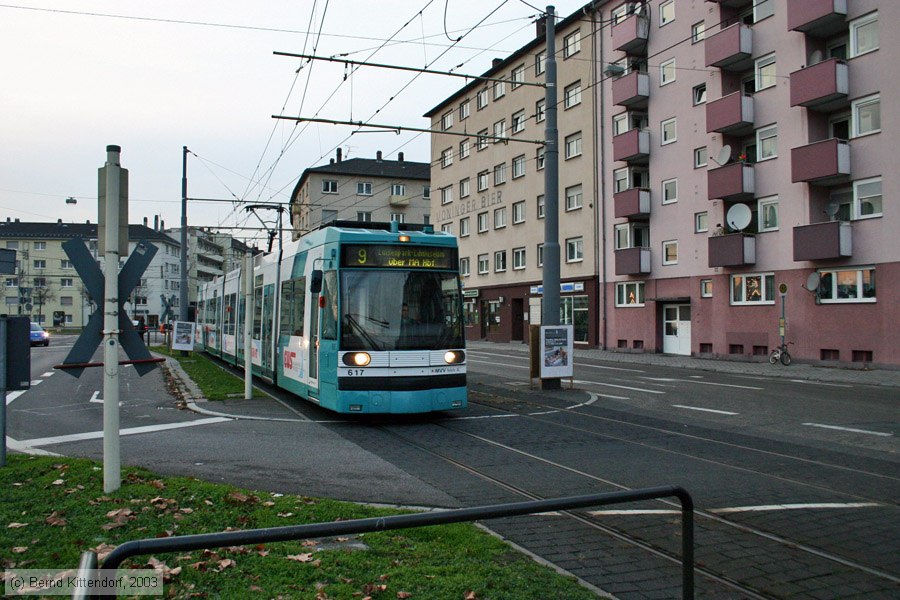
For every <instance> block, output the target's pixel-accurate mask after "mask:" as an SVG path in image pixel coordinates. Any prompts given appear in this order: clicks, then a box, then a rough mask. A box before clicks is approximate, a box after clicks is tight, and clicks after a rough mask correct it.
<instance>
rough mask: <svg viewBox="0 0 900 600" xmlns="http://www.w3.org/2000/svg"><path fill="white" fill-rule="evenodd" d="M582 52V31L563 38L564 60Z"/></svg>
mask: <svg viewBox="0 0 900 600" xmlns="http://www.w3.org/2000/svg"><path fill="white" fill-rule="evenodd" d="M579 52H581V30H580V29H579V30H578V31H576V32H574V33H570V34H569V35H567V36H566V37H564V38H563V58H564V59H566V58H569V57H570V56H573V55H575V54H577V53H579Z"/></svg>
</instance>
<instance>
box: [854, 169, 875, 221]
mask: <svg viewBox="0 0 900 600" xmlns="http://www.w3.org/2000/svg"><path fill="white" fill-rule="evenodd" d="M853 212H854V218H856V219H865V218H868V217H880V216H881V177H874V178H872V179H864V180H862V181H854V182H853Z"/></svg>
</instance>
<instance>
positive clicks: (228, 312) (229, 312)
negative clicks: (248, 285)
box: [225, 294, 237, 335]
mask: <svg viewBox="0 0 900 600" xmlns="http://www.w3.org/2000/svg"><path fill="white" fill-rule="evenodd" d="M236 299H237V296H236V295H235V294H228V296H226V297H225V335H234V316H235V314H236V312H237V311H236V310H235V308H236V307H235V300H236Z"/></svg>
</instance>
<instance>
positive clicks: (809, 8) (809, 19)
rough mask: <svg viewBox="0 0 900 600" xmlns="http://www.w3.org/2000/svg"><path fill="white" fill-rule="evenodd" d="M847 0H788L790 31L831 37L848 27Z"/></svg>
mask: <svg viewBox="0 0 900 600" xmlns="http://www.w3.org/2000/svg"><path fill="white" fill-rule="evenodd" d="M846 20H847V0H787V21H788V30H789V31H802V32H803V33H805V34H807V35H811V36H813V37H829V36H831V35H833V34H835V33H838V32H839V31H841V30H843V29H846V27H847V24H846Z"/></svg>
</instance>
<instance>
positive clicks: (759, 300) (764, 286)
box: [731, 273, 775, 306]
mask: <svg viewBox="0 0 900 600" xmlns="http://www.w3.org/2000/svg"><path fill="white" fill-rule="evenodd" d="M731 304H732V305H736V306H740V305H749V306H752V305H757V304H775V274H774V273H748V274H741V275H732V276H731Z"/></svg>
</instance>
